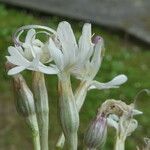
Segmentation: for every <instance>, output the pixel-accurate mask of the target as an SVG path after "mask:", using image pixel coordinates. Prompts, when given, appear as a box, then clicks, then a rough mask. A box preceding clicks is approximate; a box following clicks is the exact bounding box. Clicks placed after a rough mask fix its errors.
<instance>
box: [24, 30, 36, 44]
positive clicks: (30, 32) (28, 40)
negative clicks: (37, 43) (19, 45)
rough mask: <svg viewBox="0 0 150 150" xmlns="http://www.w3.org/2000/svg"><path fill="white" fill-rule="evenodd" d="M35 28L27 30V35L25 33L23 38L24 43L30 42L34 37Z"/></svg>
mask: <svg viewBox="0 0 150 150" xmlns="http://www.w3.org/2000/svg"><path fill="white" fill-rule="evenodd" d="M35 34H36V32H35V30H34V29H30V30H29V31H28V32H27V35H26V39H25V43H29V44H31V42H32V40H34V39H35Z"/></svg>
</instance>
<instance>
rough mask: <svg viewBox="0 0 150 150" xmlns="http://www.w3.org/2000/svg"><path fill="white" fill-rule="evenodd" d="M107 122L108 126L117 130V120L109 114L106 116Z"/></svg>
mask: <svg viewBox="0 0 150 150" xmlns="http://www.w3.org/2000/svg"><path fill="white" fill-rule="evenodd" d="M107 123H108V125H109V126H110V127H113V128H115V129H116V130H119V125H118V122H117V121H115V120H114V119H113V118H111V116H109V117H108V118H107Z"/></svg>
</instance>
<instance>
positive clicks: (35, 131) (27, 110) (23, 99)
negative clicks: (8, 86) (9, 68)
mask: <svg viewBox="0 0 150 150" xmlns="http://www.w3.org/2000/svg"><path fill="white" fill-rule="evenodd" d="M13 83H14V90H15V95H16V98H15V102H16V109H17V111H18V113H19V114H20V115H21V116H23V117H24V118H25V119H26V122H27V124H28V125H29V127H30V128H31V131H32V137H33V143H34V150H41V147H40V137H39V128H38V122H37V117H36V112H35V104H34V99H33V94H32V92H31V91H30V89H29V88H28V86H27V85H26V82H25V80H24V79H23V77H22V76H21V75H20V74H18V75H15V76H14V77H13Z"/></svg>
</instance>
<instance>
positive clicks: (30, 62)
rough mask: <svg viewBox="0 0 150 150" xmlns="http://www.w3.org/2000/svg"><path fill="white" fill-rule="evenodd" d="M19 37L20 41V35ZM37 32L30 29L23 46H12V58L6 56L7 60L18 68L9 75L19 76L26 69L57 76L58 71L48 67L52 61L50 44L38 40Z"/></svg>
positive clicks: (10, 71)
mask: <svg viewBox="0 0 150 150" xmlns="http://www.w3.org/2000/svg"><path fill="white" fill-rule="evenodd" d="M22 32H23V31H21V32H20V34H19V35H18V37H17V40H19V37H20V35H21V34H22ZM36 34H37V33H36V31H35V30H34V29H30V30H29V31H28V32H27V35H26V38H25V42H24V43H21V45H17V44H18V43H16V45H15V46H10V47H9V48H8V52H9V54H10V56H6V58H7V60H8V61H9V62H10V63H12V64H14V65H16V67H14V68H12V69H10V70H9V71H8V74H9V75H14V74H17V73H19V72H21V71H23V70H25V69H28V70H33V71H40V72H43V73H46V74H56V73H57V72H58V70H57V69H56V68H55V67H54V66H46V65H44V64H47V63H49V62H51V61H52V58H51V56H50V53H49V50H48V43H43V42H41V41H40V40H39V39H36Z"/></svg>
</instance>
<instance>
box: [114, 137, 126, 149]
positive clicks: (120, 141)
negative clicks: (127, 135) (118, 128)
mask: <svg viewBox="0 0 150 150" xmlns="http://www.w3.org/2000/svg"><path fill="white" fill-rule="evenodd" d="M124 148H125V140H124V139H122V138H120V137H118V136H117V139H116V143H115V150H124Z"/></svg>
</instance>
